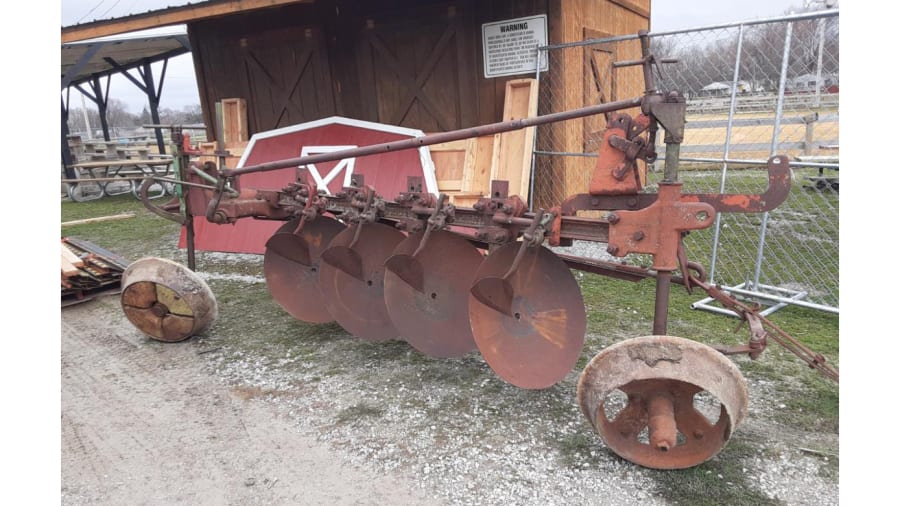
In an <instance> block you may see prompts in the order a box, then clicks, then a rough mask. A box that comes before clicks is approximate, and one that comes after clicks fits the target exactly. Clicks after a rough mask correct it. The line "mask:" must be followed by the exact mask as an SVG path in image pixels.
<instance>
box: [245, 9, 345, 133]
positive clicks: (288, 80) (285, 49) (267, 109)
mask: <svg viewBox="0 0 900 506" xmlns="http://www.w3.org/2000/svg"><path fill="white" fill-rule="evenodd" d="M241 43H242V45H243V47H242V48H241V49H242V52H243V57H244V58H243V60H244V61H243V64H244V69H245V71H246V78H247V89H248V90H249V94H250V100H248V103H250V104H252V105H253V107H251V108H248V113H249V114H251V115H253V119H254V120H255V121H252V123H253V124H255V125H256V127H257V128H256V131H263V130H271V129H274V128H279V127H283V126H288V125H294V124H297V123H302V122H305V121H312V120H315V119H319V118H323V117H327V116H332V115H334V114H335V103H334V90H333V88H332V86H333V84H332V79H331V70H330V64H329V61H328V53H327V52H326V51H325V49H324V44H323V37H322V32H321V30H320V29H319V28H304V27H289V28H283V29H279V30H272V31H267V32H261V33H260V34H259V35H257V36H254V38H253V39H251V40H249V41H248V40H246V39H245V40H242V41H241Z"/></svg>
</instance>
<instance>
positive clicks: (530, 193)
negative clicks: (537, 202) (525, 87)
mask: <svg viewBox="0 0 900 506" xmlns="http://www.w3.org/2000/svg"><path fill="white" fill-rule="evenodd" d="M535 52H536V53H537V54H536V57H535V60H534V61H535V67H534V68H535V70H534V74H535V75H534V80H535V86H537V89H538V97H539V98H538V105H540V96H541V49H535ZM546 56H547V58H549V57H550V54H549V52H547V53H546ZM548 65H549V62H548ZM547 68H549V66H548V67H547ZM537 134H538V129H537V128H535V129H534V135H532V136H531V175H530V176H531V177H530V181H529V183H528V210H529V211H534V160H535V158H536V157H535V152H536V151H537Z"/></svg>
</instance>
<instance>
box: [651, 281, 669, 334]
mask: <svg viewBox="0 0 900 506" xmlns="http://www.w3.org/2000/svg"><path fill="white" fill-rule="evenodd" d="M671 283H672V272H671V271H658V272H657V273H656V302H655V304H654V306H653V335H655V336H664V335H666V328H667V327H668V320H669V288H670V287H671Z"/></svg>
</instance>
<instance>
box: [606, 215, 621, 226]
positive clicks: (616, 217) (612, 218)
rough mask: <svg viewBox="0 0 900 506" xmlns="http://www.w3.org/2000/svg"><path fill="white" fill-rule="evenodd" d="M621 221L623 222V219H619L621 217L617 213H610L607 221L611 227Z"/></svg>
mask: <svg viewBox="0 0 900 506" xmlns="http://www.w3.org/2000/svg"><path fill="white" fill-rule="evenodd" d="M619 220H621V218H619V215H618V214H616V213H609V214H607V215H606V221H608V222H609V224H610V225H615V224H616V223H618V222H619Z"/></svg>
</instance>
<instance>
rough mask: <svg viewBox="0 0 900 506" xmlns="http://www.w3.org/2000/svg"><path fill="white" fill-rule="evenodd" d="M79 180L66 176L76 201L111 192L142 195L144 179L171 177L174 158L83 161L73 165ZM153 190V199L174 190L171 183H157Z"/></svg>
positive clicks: (91, 198) (70, 196)
mask: <svg viewBox="0 0 900 506" xmlns="http://www.w3.org/2000/svg"><path fill="white" fill-rule="evenodd" d="M69 167H70V168H72V170H73V171H74V172H75V179H63V180H62V182H63V183H65V184H66V185H67V193H68V195H69V198H71V199H72V200H74V201H75V202H86V201H88V200H96V199H99V198H102V197H104V196H109V195H121V194H123V193H128V192H131V194H132V195H134V196H135V197H139V191H140V182H141V181H142V180H143V179H145V178H147V177H153V176H159V177H162V176H171V175H172V158H171V157H170V158H144V159H134V160H130V159H111V160H92V161H86V162H79V163H75V164H72V165H70V166H69ZM150 191H151V192H152V193H153V194H155V195H153V196H151V197H150V198H159V197H163V196H165V195H171V194H172V193H173V185H172V184H171V183H157V184H155V185H153V186H151V188H150Z"/></svg>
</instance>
